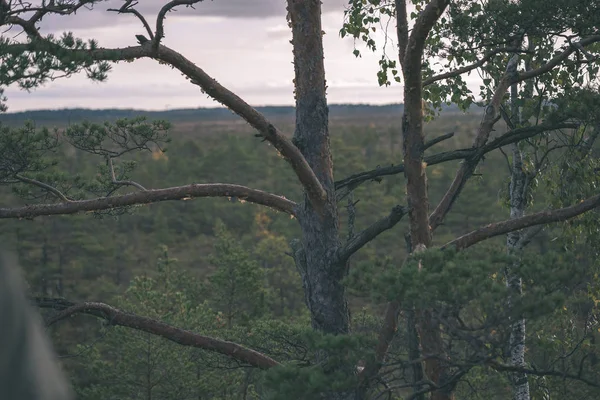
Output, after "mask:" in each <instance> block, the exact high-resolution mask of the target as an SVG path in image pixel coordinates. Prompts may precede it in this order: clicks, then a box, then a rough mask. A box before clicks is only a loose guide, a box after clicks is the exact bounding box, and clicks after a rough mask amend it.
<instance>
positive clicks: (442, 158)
mask: <svg viewBox="0 0 600 400" xmlns="http://www.w3.org/2000/svg"><path fill="white" fill-rule="evenodd" d="M578 126H579V125H578V124H571V123H559V124H541V125H537V126H529V127H524V128H517V129H515V130H512V131H508V132H506V133H504V134H502V135H501V136H499V137H497V138H496V139H494V140H492V141H491V142H489V143H487V144H486V145H485V146H483V147H481V148H469V149H458V150H451V151H445V152H442V153H438V154H433V155H431V156H427V157H425V158H424V161H425V163H426V164H427V165H428V166H429V165H435V164H441V163H444V162H448V161H454V160H463V159H469V158H472V157H475V155H477V154H480V155H481V156H484V155H486V154H487V153H489V152H491V151H493V150H496V149H499V148H501V147H502V146H506V145H508V144H511V143H515V142H518V141H520V140H523V139H527V138H530V137H533V136H536V135H539V134H540V133H543V132H547V131H550V130H555V129H576V128H577V127H578ZM447 135H449V134H447ZM444 136H446V135H442V136H441V137H440V138H442V137H444ZM440 138H436V139H433V140H431V141H430V142H427V143H425V147H431V146H430V145H429V143H431V142H433V141H436V140H438V139H440ZM402 172H404V164H398V165H392V166H390V167H381V168H376V169H373V170H370V171H365V172H360V173H358V174H355V175H351V176H349V177H347V178H344V179H341V180H339V181H337V182H336V183H335V188H336V190H340V189H342V188H344V187H351V188H353V189H355V188H356V187H358V186H359V185H360V184H361V183H363V182H366V181H369V180H378V179H379V178H381V177H383V176H389V175H397V174H400V173H402Z"/></svg>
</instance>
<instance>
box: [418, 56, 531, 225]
mask: <svg viewBox="0 0 600 400" xmlns="http://www.w3.org/2000/svg"><path fill="white" fill-rule="evenodd" d="M518 60H519V57H518V55H517V54H515V55H513V56H512V58H511V59H510V61H509V62H508V64H507V65H506V70H505V73H504V75H503V77H502V79H501V80H500V82H499V83H498V87H497V88H496V90H495V92H494V94H493V96H492V99H491V102H490V104H489V105H488V106H487V107H486V109H485V113H484V116H483V119H482V121H481V123H480V125H479V130H478V132H477V136H476V137H475V140H474V141H473V148H479V147H482V146H483V145H485V143H486V142H487V140H488V138H489V136H490V133H491V131H492V128H493V127H494V125H495V124H496V122H497V121H498V119H499V118H500V116H499V111H500V104H501V102H502V99H503V97H504V95H505V93H506V91H507V89H508V87H509V86H510V84H511V81H512V80H513V79H514V76H515V75H516V74H517V63H518ZM478 164H479V159H473V160H469V162H464V163H462V164H461V166H460V167H459V169H458V171H457V172H456V176H455V177H454V180H453V181H452V183H451V184H450V187H449V188H448V190H447V191H446V193H445V194H444V197H443V198H442V200H440V202H439V204H438V205H437V207H436V208H435V210H433V213H431V215H430V216H429V225H430V227H431V231H432V232H433V231H434V230H435V229H436V228H437V227H438V226H439V225H440V224H441V223H442V221H443V220H444V218H445V217H446V214H448V212H449V211H450V208H452V205H453V204H454V202H455V201H456V199H457V198H458V196H459V195H460V193H461V192H462V189H463V188H464V186H465V183H466V182H467V180H469V178H470V177H471V176H472V175H473V172H474V171H475V168H477V165H478Z"/></svg>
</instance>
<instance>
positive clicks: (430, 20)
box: [404, 0, 450, 63]
mask: <svg viewBox="0 0 600 400" xmlns="http://www.w3.org/2000/svg"><path fill="white" fill-rule="evenodd" d="M448 4H450V0H432V1H430V2H429V4H427V6H426V7H425V9H424V10H423V11H422V12H421V13H420V14H419V16H418V17H417V20H416V21H415V25H414V27H413V31H412V33H411V35H410V37H409V38H408V43H407V46H406V53H405V56H404V58H405V62H406V58H407V57H409V58H412V57H413V55H414V56H415V57H417V56H418V60H413V61H414V62H417V61H418V62H419V63H420V62H421V55H422V54H423V49H424V47H425V40H426V39H427V36H428V35H429V32H430V31H431V29H432V28H433V26H434V25H435V23H436V22H437V20H438V18H439V17H440V15H442V13H443V12H444V10H445V9H446V7H448Z"/></svg>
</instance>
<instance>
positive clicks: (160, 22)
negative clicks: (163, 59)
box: [152, 0, 202, 50]
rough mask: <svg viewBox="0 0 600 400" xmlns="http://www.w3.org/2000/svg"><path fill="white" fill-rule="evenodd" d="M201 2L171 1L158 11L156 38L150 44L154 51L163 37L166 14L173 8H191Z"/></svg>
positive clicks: (190, 0) (193, 0) (195, 0)
mask: <svg viewBox="0 0 600 400" xmlns="http://www.w3.org/2000/svg"><path fill="white" fill-rule="evenodd" d="M201 1H202V0H172V1H169V2H168V3H167V4H165V5H164V6H162V8H161V9H160V11H159V12H158V15H157V16H156V38H155V39H154V42H153V43H152V45H153V47H154V49H155V50H156V49H158V46H159V45H160V41H161V40H162V39H163V38H164V37H165V17H166V16H167V13H168V12H169V11H171V10H173V8H175V7H177V6H182V5H185V6H189V7H192V8H193V5H194V4H196V3H199V2H201Z"/></svg>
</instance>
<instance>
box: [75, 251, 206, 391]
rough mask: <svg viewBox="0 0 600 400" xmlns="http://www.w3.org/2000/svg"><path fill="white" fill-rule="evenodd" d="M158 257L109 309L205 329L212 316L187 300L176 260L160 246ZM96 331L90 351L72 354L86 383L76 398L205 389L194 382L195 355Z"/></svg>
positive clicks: (141, 337)
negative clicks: (77, 356) (151, 270)
mask: <svg viewBox="0 0 600 400" xmlns="http://www.w3.org/2000/svg"><path fill="white" fill-rule="evenodd" d="M162 253H163V254H162V256H161V257H159V258H158V261H157V267H156V269H157V276H156V277H155V278H152V277H149V276H138V277H135V278H134V279H133V280H132V282H131V284H130V285H129V288H128V289H127V291H126V293H125V294H124V295H123V296H120V297H118V298H117V299H116V303H115V305H116V306H117V307H119V308H121V309H123V310H126V311H129V312H134V313H136V314H138V315H144V316H147V317H149V318H153V319H157V320H160V321H162V322H166V323H168V324H171V325H173V326H178V327H182V328H184V329H186V328H187V329H192V330H203V329H206V328H207V327H208V328H209V329H210V326H211V325H212V324H213V323H214V319H215V314H214V312H212V311H211V310H210V308H209V307H208V305H207V304H205V303H204V304H195V303H193V302H192V301H191V297H190V293H193V285H190V279H189V276H187V274H185V273H183V272H181V271H180V270H178V269H177V267H176V261H177V260H175V259H173V258H170V257H169V254H168V252H167V249H166V247H163V249H162ZM101 329H102V332H103V333H102V335H103V336H102V339H101V341H99V342H98V345H97V346H96V347H93V348H92V350H91V351H90V350H89V349H88V348H87V346H82V345H80V346H79V349H78V350H79V352H80V353H82V354H84V355H85V356H84V358H83V359H82V360H80V362H81V365H80V368H85V369H86V370H87V372H88V375H87V376H88V381H87V382H85V383H84V384H83V385H78V386H77V387H78V396H79V398H81V399H113V398H114V399H122V398H127V399H137V398H140V399H141V398H144V399H146V398H149V397H153V398H162V399H181V398H186V397H190V396H196V395H198V394H202V393H204V391H205V390H206V388H207V387H206V385H207V382H206V381H205V380H204V379H198V377H197V370H198V368H200V366H199V364H198V363H199V362H200V361H199V360H198V357H197V355H196V353H197V351H194V350H193V349H191V348H186V347H181V346H179V345H177V344H175V343H173V342H170V341H167V340H166V339H164V338H160V337H157V336H154V335H151V334H148V333H144V332H139V331H135V330H131V329H129V328H123V327H113V326H110V325H103V326H102V328H101ZM109 382H110V384H108V383H109Z"/></svg>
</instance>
